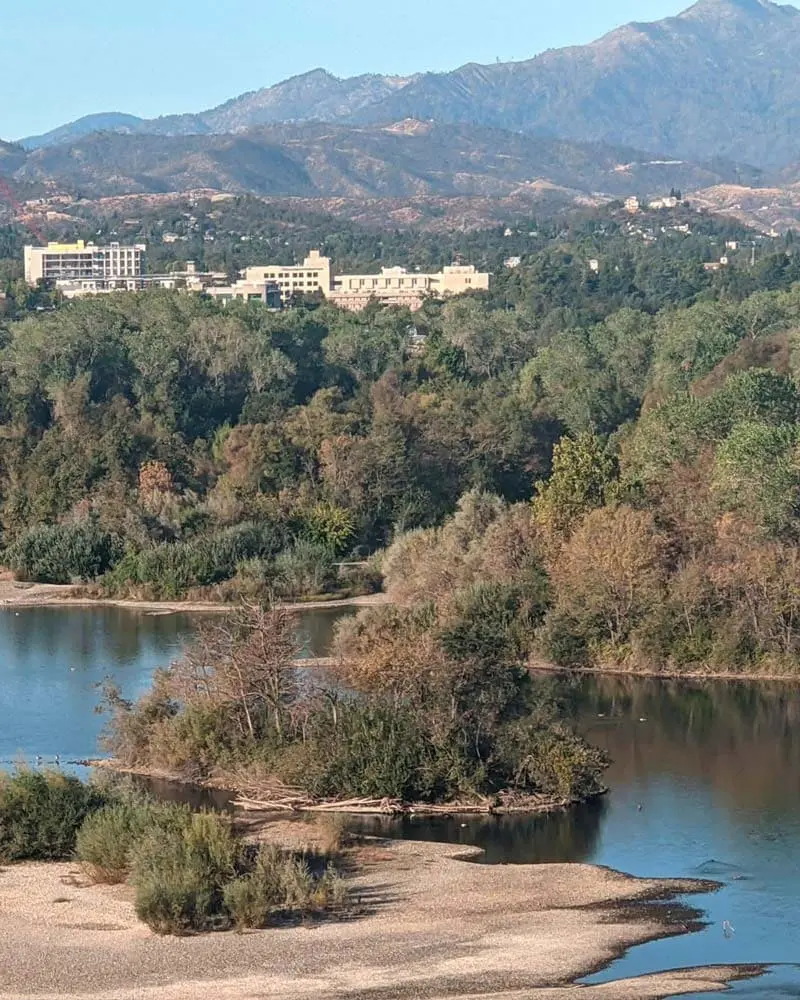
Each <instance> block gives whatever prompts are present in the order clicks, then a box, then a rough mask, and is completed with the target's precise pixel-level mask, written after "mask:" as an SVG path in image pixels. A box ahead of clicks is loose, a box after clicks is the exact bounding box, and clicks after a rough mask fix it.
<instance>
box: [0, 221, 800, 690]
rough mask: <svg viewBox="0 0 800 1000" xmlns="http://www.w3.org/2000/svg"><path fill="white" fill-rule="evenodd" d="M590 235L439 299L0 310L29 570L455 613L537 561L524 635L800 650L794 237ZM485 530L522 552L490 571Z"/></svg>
mask: <svg viewBox="0 0 800 1000" xmlns="http://www.w3.org/2000/svg"><path fill="white" fill-rule="evenodd" d="M651 215H658V213H651ZM651 221H652V220H651ZM615 226H616V229H615V228H614V227H615ZM638 226H639V228H640V227H641V223H639V224H638ZM570 227H571V228H570V229H569V232H567V231H559V232H558V233H551V236H550V237H549V238H548V239H544V241H543V245H541V246H538V247H537V248H536V249H531V250H530V251H529V252H524V251H523V250H522V249H521V248H520V253H519V256H520V258H521V259H520V262H519V264H518V266H514V267H511V268H503V267H502V265H501V266H500V268H499V270H498V276H497V278H496V280H495V281H494V283H493V288H492V290H491V291H490V292H489V293H486V294H475V295H472V296H468V297H464V298H461V299H458V300H453V301H450V302H448V303H437V302H429V303H426V305H425V306H424V308H423V309H422V310H421V311H419V312H417V313H415V314H413V315H412V314H411V313H408V312H406V311H403V310H398V309H388V310H381V309H379V308H377V307H375V308H370V309H368V310H367V311H365V312H364V313H362V314H359V315H350V314H347V313H342V312H339V311H337V310H334V309H332V308H330V307H328V306H325V305H319V304H317V303H309V304H308V305H307V306H306V307H302V308H298V309H295V310H291V311H288V312H285V313H278V314H275V313H270V312H267V311H266V310H265V309H263V308H262V307H261V306H260V305H258V304H248V305H238V306H231V307H228V308H227V309H225V308H221V307H219V306H217V305H215V304H214V303H212V302H210V301H208V300H205V299H203V298H202V297H197V296H188V295H185V294H181V293H166V292H164V293H147V294H140V295H131V294H120V295H117V296H113V297H106V298H103V299H94V300H84V301H81V302H76V303H72V304H66V305H60V306H58V307H57V308H55V309H52V308H50V307H47V306H43V305H42V304H41V303H39V304H36V303H35V302H34V303H33V304H31V305H27V304H26V303H25V302H24V301H23V299H24V296H23V295H22V294H19V301H18V302H17V300H16V299H14V300H13V303H14V304H13V308H12V309H11V310H10V311H9V313H8V315H7V317H6V320H5V324H4V325H3V326H2V327H0V337H1V338H2V348H1V349H0V462H1V463H2V480H1V481H0V491H1V492H0V527H1V528H2V546H3V550H4V556H3V560H4V562H5V563H6V565H7V566H8V567H9V568H10V569H11V570H13V571H14V572H15V573H16V575H17V576H18V578H20V579H31V580H43V581H52V582H69V581H84V582H85V583H86V584H87V585H91V587H93V588H94V592H96V593H103V594H107V595H120V596H121V595H125V596H139V597H143V598H145V597H146V598H156V599H157V598H175V597H183V596H187V595H191V596H194V597H198V598H199V597H209V598H216V599H233V598H235V597H238V596H260V595H264V594H273V595H277V596H280V597H287V598H289V597H292V598H295V597H303V596H307V595H315V594H321V593H326V592H327V593H334V592H335V593H342V594H347V593H355V592H359V591H360V592H364V591H365V590H370V589H374V588H377V587H379V586H381V585H382V584H383V585H384V586H385V587H386V589H388V591H389V593H390V595H392V596H393V597H394V598H395V599H396V601H397V602H398V603H399V605H400V606H401V607H406V608H410V609H414V608H418V607H419V606H420V605H421V604H425V603H426V602H427V603H428V604H430V602H431V601H433V604H434V605H435V608H434V611H435V614H434V619H436V615H439V616H444V618H445V619H446V618H447V615H448V614H449V610H448V609H449V608H450V606H451V602H452V601H454V600H456V601H457V600H460V597H459V594H460V592H461V591H462V590H463V589H464V588H467V589H469V588H470V587H472V586H474V585H475V584H479V583H481V584H487V585H488V584H490V583H492V582H494V583H496V584H498V585H500V584H502V585H503V586H507V587H512V588H513V587H520V588H522V590H521V592H520V593H522V594H523V595H528V594H529V589H530V587H531V586H532V585H533V583H532V581H533V580H534V579H535V581H536V587H537V588H540V589H541V593H540V594H539V596H538V597H537V599H536V602H535V603H536V608H537V611H536V613H535V614H533V613H528V612H526V614H527V618H526V619H525V623H524V627H522V626H521V627H522V631H523V632H524V635H523V636H522V637H521V638H520V637H518V641H519V643H520V651H521V654H530V655H535V656H539V657H542V658H546V659H548V660H551V661H555V662H557V663H560V664H565V665H566V664H570V665H575V664H594V665H597V664H602V665H622V666H626V667H644V666H648V665H649V666H650V667H655V668H667V667H668V668H670V669H673V670H690V669H697V668H699V667H703V668H706V667H713V668H714V669H717V670H733V671H736V670H751V669H763V670H776V671H785V670H786V669H790V668H791V667H792V664H793V663H794V660H795V656H796V652H797V647H798V643H799V642H800V597H798V596H797V594H796V587H795V584H794V582H793V581H794V567H795V565H796V561H797V556H798V552H800V550H799V549H798V525H799V524H800V521H798V515H800V510H798V486H799V485H800V481H799V480H798V477H799V476H800V465H799V464H798V453H799V452H798V439H797V418H798V407H800V390H798V387H797V385H796V383H795V381H794V377H793V376H794V372H795V352H794V349H793V342H794V337H793V330H794V329H795V327H796V326H797V325H798V310H800V289H799V288H798V286H795V284H794V282H795V281H796V280H800V259H798V257H797V256H796V255H794V253H793V252H792V250H793V244H792V240H791V237H789V238H788V239H787V240H786V241H784V244H783V245H782V246H780V247H777V246H772V248H771V251H770V253H768V254H767V253H766V251H765V250H764V249H763V248H762V250H761V251H760V255H759V256H758V257H757V260H756V264H755V266H752V267H751V266H750V260H751V257H750V251H749V250H748V251H746V253H745V254H744V256H742V257H741V259H740V260H738V262H737V261H736V260H734V261H733V262H732V264H731V266H730V267H726V268H724V269H722V270H720V271H715V272H709V271H708V270H706V269H704V268H703V262H702V255H703V254H704V253H706V254H707V253H708V247H707V245H714V244H718V243H720V242H722V243H724V241H725V240H726V239H728V238H729V237H730V236H731V235H732V234H731V233H730V232H728V231H727V230H725V229H724V228H723V229H721V230H720V231H715V229H714V223H713V220H710V219H705V218H704V217H698V222H697V225H696V227H695V230H696V231H695V232H694V233H693V235H692V236H690V237H688V238H684V237H683V235H682V234H681V233H680V232H675V231H672V230H670V228H669V227H668V226H666V225H665V226H664V227H663V229H664V233H662V236H663V237H664V238H663V239H661V238H659V239H655V240H654V241H647V240H643V239H642V238H641V234H640V233H638V232H633V233H632V232H630V231H629V230H627V229H624V227H623V226H622V224H621V223H619V222H613V221H612V220H611V217H610V215H609V213H608V212H605V213H604V214H601V215H600V216H597V217H595V218H590V217H588V216H586V217H581V218H580V219H573V220H572V222H571V223H570ZM703 227H705V229H704V228H703ZM553 228H554V227H553ZM751 235H752V234H751ZM403 238H404V239H406V240H411V236H410V235H409V234H406V235H405V236H404V237H403ZM463 238H466V237H463ZM528 238H530V239H533V237H528V236H525V237H523V236H521V235H520V233H519V232H517V233H516V234H515V233H514V232H512V235H511V237H507V236H506V235H505V233H502V234H500V233H496V232H494V231H492V233H483V234H472V235H471V236H470V237H469V239H470V240H472V241H473V244H474V245H478V244H479V243H480V241H484V242H485V244H486V246H487V248H488V247H489V246H494V245H495V244H498V245H499V247H502V248H503V252H506V250H505V248H506V246H507V244H512V245H513V244H514V240H515V239H528ZM537 238H538V237H537ZM426 239H428V237H427V236H423V235H420V236H419V241H420V246H421V247H422V246H423V245H424V243H425V240H426ZM437 239H442V237H437ZM461 240H462V235H458V236H456V237H454V242H459V241H461ZM604 241H605V242H604ZM600 244H602V246H601V249H596V250H595V251H594V252H595V255H596V256H597V258H598V261H599V269H598V270H597V271H594V270H593V269H591V268H589V267H588V266H587V258H586V254H587V250H588V248H589V247H590V246H592V247H596V246H598V245H600ZM703 245H706V249H705V250H703V249H702V246H703ZM603 248H604V249H603ZM419 252H420V253H421V252H422V250H421V249H420V250H419ZM488 252H489V251H488V249H487V250H486V253H488ZM492 252H500V251H499V250H493V251H492ZM732 256H733V255H732ZM30 294H34V295H35V294H37V293H35V292H34V293H30ZM473 509H474V510H478V511H480V512H481V513H480V514H475V515H474V516H466V515H465V514H464V511H469V510H473ZM454 518H455V519H454ZM460 518H461V519H462V521H463V519H464V518H466V525H467V526H466V527H465V526H464V525H463V524H462V521H460V520H459V519H460ZM459 525H461V527H459ZM488 546H491V547H502V546H506V547H507V548H508V549H509V551H510V552H513V553H515V558H516V560H517V562H518V566H517V565H516V563H514V566H509V565H506V564H505V563H503V561H502V560H498V561H497V567H498V568H497V569H495V570H493V569H492V568H491V564H492V559H491V554H490V553H487V551H486V548H487V547H488ZM387 547H388V548H387ZM384 550H386V551H385V554H383V555H380V553H381V552H383V551H384ZM376 553H377V554H378V556H377V557H376V558H372V557H373V556H375V554H376ZM509 558H510V556H509ZM342 564H350V565H344V566H343V565H342ZM353 564H355V565H353ZM398 566H403V567H404V568H403V570H402V572H399V571H398V570H397V568H396V567H398ZM429 574H432V575H433V577H435V579H434V578H433V577H430V576H429ZM442 575H443V577H444V579H441V577H442ZM414 581H416V582H414ZM537 593H539V591H538V590H537ZM518 599H519V600H522V603H523V604H525V606H526V607H528V605H529V604H530V600H529V597H524V600H523V598H520V594H517V595H516V596H515V597H514V601H517V600H518ZM526 602H527V603H526ZM512 603H513V602H512ZM520 606H521V605H520ZM528 611H530V609H529V608H528ZM381 613H386V612H381ZM375 614H378V612H375ZM432 620H433V619H432ZM436 620H438V619H436ZM353 641H355V640H353ZM515 641H517V640H515Z"/></svg>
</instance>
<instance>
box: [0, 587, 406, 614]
mask: <svg viewBox="0 0 800 1000" xmlns="http://www.w3.org/2000/svg"><path fill="white" fill-rule="evenodd" d="M81 590H82V588H81V586H79V585H73V584H58V583H18V582H16V581H13V580H0V608H2V607H10V608H41V607H49V606H52V607H59V608H69V607H72V608H126V609H128V610H130V611H141V612H146V613H149V614H179V613H184V614H207V613H212V612H217V613H219V612H226V611H231V610H232V609H233V608H235V607H236V605H235V604H231V603H223V602H215V601H133V600H127V599H125V598H95V597H84V596H81ZM387 600H388V598H387V596H386V594H365V595H364V596H362V597H348V598H341V599H340V598H334V599H332V600H330V601H319V600H317V601H295V602H293V603H290V604H281V605H280V607H282V608H285V609H287V610H288V611H321V610H326V609H328V608H331V609H332V608H369V607H375V606H377V605H380V604H385V603H386V602H387Z"/></svg>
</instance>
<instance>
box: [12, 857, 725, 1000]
mask: <svg viewBox="0 0 800 1000" xmlns="http://www.w3.org/2000/svg"><path fill="white" fill-rule="evenodd" d="M475 853H476V852H474V851H471V850H470V849H464V848H457V847H453V846H451V845H444V844H430V843H425V844H422V843H415V842H411V841H404V842H395V841H391V842H384V841H380V842H374V843H371V844H368V845H366V846H364V847H362V848H360V849H359V850H358V851H357V854H356V861H357V868H356V870H357V872H358V874H357V875H356V876H354V878H353V879H352V892H353V897H354V904H355V905H354V911H355V912H354V913H353V915H352V916H350V917H348V918H347V919H344V920H332V921H329V922H325V923H321V924H314V925H309V926H298V927H287V928H275V929H269V930H266V931H259V932H250V933H246V934H236V933H223V934H211V935H204V936H199V937H188V938H159V937H157V936H155V935H154V934H152V933H151V932H150V931H149V930H148V928H147V927H145V926H144V925H143V924H141V923H139V922H138V921H137V919H136V916H135V914H134V911H133V905H132V898H131V893H130V890H129V889H128V888H127V887H124V886H121V887H120V886H117V887H104V886H90V885H87V884H86V880H85V879H84V877H83V875H82V873H81V871H80V869H79V868H78V867H77V866H76V865H72V864H51V865H45V864H26V865H19V866H12V867H7V868H4V869H2V870H1V871H0V922H1V923H2V927H3V934H2V936H0V998H2V1000H11V998H14V1000H23V998H24V1000H27V998H34V997H36V998H40V1000H41V998H42V997H47V998H50V997H53V998H55V997H68V998H72V1000H200V998H202V1000H206V998H209V997H214V998H218V1000H256V998H258V1000H267V998H294V997H298V998H310V997H314V998H320V1000H328V998H337V1000H340V998H346V1000H356V998H358V1000H362V998H363V1000H367V998H369V1000H425V998H429V1000H439V998H441V1000H444V998H447V1000H477V998H478V997H480V998H483V1000H485V998H486V997H493V998H503V1000H522V998H525V1000H561V998H562V997H564V998H565V997H567V996H568V995H569V996H573V997H574V996H575V992H576V987H575V986H574V985H570V984H572V983H573V982H574V980H575V979H577V978H579V977H580V976H582V975H585V974H587V973H588V972H590V971H591V970H592V969H595V968H598V967H600V966H601V965H603V964H604V963H606V962H608V961H609V960H610V959H612V958H613V957H614V956H615V955H617V954H619V953H620V951H622V950H623V949H625V948H627V947H629V946H631V945H633V944H637V943H640V942H643V941H646V940H649V939H651V938H655V937H659V936H661V935H663V934H665V933H667V934H668V933H682V932H683V925H682V923H681V921H682V920H684V919H685V915H684V914H682V913H681V910H680V907H677V906H676V907H673V908H671V913H672V917H671V918H670V919H669V920H668V921H667V922H666V923H665V918H664V913H663V907H655V906H653V904H652V903H650V902H648V901H649V900H653V899H656V898H664V897H665V896H668V895H669V894H671V893H680V892H685V891H689V890H693V891H695V892H696V891H697V890H698V884H697V883H687V882H682V881H673V880H670V881H655V880H650V879H634V878H631V877H629V876H626V875H621V874H619V873H617V872H612V871H609V870H607V869H603V868H597V867H593V866H590V865H577V864H576V865H513V866H510V865H509V866H496V865H493V866H488V865H479V864H470V863H468V862H467V859H468V858H469V857H470V856H475ZM735 974H736V973H735V971H734V970H732V969H724V968H716V969H712V970H700V971H697V972H692V971H680V972H673V973H668V974H665V975H662V976H650V977H645V978H642V979H638V980H630V981H626V982H617V983H612V984H606V985H603V986H595V987H583V988H579V989H580V993H581V996H584V997H586V998H587V1000H592V998H594V997H600V998H612V997H613V998H617V1000H627V998H638V1000H649V998H656V997H663V996H666V995H668V994H672V993H678V992H684V993H696V992H700V991H705V990H707V991H713V990H720V989H724V985H725V983H726V982H727V981H729V980H730V979H731V978H732V977H733V976H735Z"/></svg>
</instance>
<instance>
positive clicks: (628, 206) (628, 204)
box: [625, 196, 642, 215]
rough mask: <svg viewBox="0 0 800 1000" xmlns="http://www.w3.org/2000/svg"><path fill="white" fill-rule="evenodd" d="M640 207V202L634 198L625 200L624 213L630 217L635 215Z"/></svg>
mask: <svg viewBox="0 0 800 1000" xmlns="http://www.w3.org/2000/svg"><path fill="white" fill-rule="evenodd" d="M641 207H642V205H641V202H640V201H639V199H638V198H636V197H635V196H634V197H632V198H626V199H625V211H626V212H630V214H631V215H636V213H637V212H638V211H639V209H640V208H641Z"/></svg>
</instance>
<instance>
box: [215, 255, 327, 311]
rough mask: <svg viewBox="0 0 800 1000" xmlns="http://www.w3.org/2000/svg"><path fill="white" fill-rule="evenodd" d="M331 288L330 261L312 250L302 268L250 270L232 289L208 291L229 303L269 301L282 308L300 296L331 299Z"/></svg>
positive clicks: (276, 266) (284, 266)
mask: <svg viewBox="0 0 800 1000" xmlns="http://www.w3.org/2000/svg"><path fill="white" fill-rule="evenodd" d="M330 288H331V262H330V258H328V257H322V256H321V255H320V252H319V250H312V251H311V253H310V254H309V255H308V257H306V259H305V260H304V261H303V263H302V264H272V265H259V266H258V267H248V268H245V270H244V271H242V276H241V279H240V280H239V281H237V282H235V284H233V285H226V286H221V287H216V288H215V287H211V288H207V289H206V292H207V293H208V294H209V295H211V296H213V297H214V298H218V299H223V300H226V301H230V300H231V299H244V300H245V301H247V302H256V301H263V302H267V301H268V299H269V300H271V301H272V303H273V304H274V303H275V300H276V298H277V299H279V300H280V301H279V302H278V303H277V304H278V306H279V307H280V306H281V305H288V304H289V303H290V302H291V300H292V298H294V297H295V296H297V295H313V294H315V293H321V294H322V295H328V293H329V292H330Z"/></svg>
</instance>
